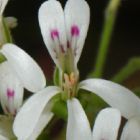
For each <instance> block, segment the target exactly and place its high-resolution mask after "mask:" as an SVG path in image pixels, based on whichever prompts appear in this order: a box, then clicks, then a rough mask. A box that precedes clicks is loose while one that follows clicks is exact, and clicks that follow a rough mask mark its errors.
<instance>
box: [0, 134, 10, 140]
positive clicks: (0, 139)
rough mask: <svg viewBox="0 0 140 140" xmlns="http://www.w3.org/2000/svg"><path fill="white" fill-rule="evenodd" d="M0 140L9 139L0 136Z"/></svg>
mask: <svg viewBox="0 0 140 140" xmlns="http://www.w3.org/2000/svg"><path fill="white" fill-rule="evenodd" d="M0 140H10V139H8V138H6V137H4V136H2V135H0Z"/></svg>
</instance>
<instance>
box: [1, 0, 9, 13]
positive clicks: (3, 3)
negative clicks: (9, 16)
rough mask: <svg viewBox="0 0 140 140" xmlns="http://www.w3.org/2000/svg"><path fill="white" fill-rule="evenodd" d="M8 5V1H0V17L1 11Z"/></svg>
mask: <svg viewBox="0 0 140 140" xmlns="http://www.w3.org/2000/svg"><path fill="white" fill-rule="evenodd" d="M7 3H8V0H0V15H2V14H3V11H4V9H5V7H6V5H7Z"/></svg>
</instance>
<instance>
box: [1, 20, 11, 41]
mask: <svg viewBox="0 0 140 140" xmlns="http://www.w3.org/2000/svg"><path fill="white" fill-rule="evenodd" d="M2 24H3V28H4V35H5V40H6V43H12V42H13V41H12V36H11V33H10V30H9V28H8V27H7V25H6V23H5V20H4V18H2Z"/></svg>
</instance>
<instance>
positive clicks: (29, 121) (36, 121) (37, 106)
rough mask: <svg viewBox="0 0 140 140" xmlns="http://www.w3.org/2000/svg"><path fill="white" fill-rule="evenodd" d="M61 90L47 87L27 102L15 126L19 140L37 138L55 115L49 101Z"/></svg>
mask: <svg viewBox="0 0 140 140" xmlns="http://www.w3.org/2000/svg"><path fill="white" fill-rule="evenodd" d="M59 92H60V89H59V88H58V87H55V86H52V87H47V88H45V89H43V90H41V91H40V92H38V93H36V94H34V95H33V96H32V97H31V98H29V99H28V100H27V101H26V102H25V104H24V105H23V106H22V108H21V109H20V111H19V113H18V114H17V116H16V118H15V121H14V126H13V129H14V133H15V135H16V136H17V138H18V139H19V140H26V139H29V140H35V139H36V138H37V136H38V135H39V134H40V132H41V131H42V130H43V128H44V127H45V125H47V123H48V122H49V121H50V119H51V118H52V116H53V113H52V112H51V110H49V107H50V105H49V106H48V102H49V101H50V99H51V98H52V97H53V96H55V95H56V94H58V93H59Z"/></svg>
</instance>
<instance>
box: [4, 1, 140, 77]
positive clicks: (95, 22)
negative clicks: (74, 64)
mask: <svg viewBox="0 0 140 140" xmlns="http://www.w3.org/2000/svg"><path fill="white" fill-rule="evenodd" d="M43 1H44V0H9V3H8V5H7V7H6V10H5V12H4V14H5V16H15V17H16V18H17V19H18V27H17V28H16V29H14V30H13V35H14V39H15V42H16V44H17V45H18V46H20V47H21V48H23V49H24V50H26V51H27V52H28V53H29V54H31V55H32V57H34V59H35V60H36V61H37V62H38V63H39V64H40V65H41V67H42V68H43V70H44V72H45V73H46V75H47V77H48V78H50V75H51V72H52V69H53V62H52V61H51V59H50V57H49V54H48V53H47V49H46V48H45V45H44V43H43V40H42V37H41V33H40V29H39V25H38V9H39V7H40V5H41V3H42V2H43ZM61 2H62V4H63V6H64V3H65V0H63V1H62V0H61ZM87 2H88V3H89V5H90V8H91V23H90V28H89V32H88V37H87V40H86V43H85V47H84V50H83V53H82V57H81V59H80V62H79V69H80V71H81V75H82V78H84V77H85V75H86V74H87V73H88V72H89V71H90V70H91V69H92V68H93V62H94V61H95V57H96V53H97V48H98V44H99V39H100V35H101V30H102V25H103V19H104V10H105V7H106V5H107V3H108V2H109V1H108V0H87ZM139 19H140V1H139V0H122V2H121V5H120V8H119V12H118V16H117V21H116V24H115V29H114V32H113V36H112V40H111V43H110V49H109V53H108V60H107V64H106V67H105V74H104V75H105V78H109V77H111V75H113V74H114V73H115V72H117V71H118V70H119V69H120V68H121V67H122V66H123V65H124V64H126V63H127V61H128V59H129V58H130V57H132V56H140V20H139ZM85 68H86V69H85Z"/></svg>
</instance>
